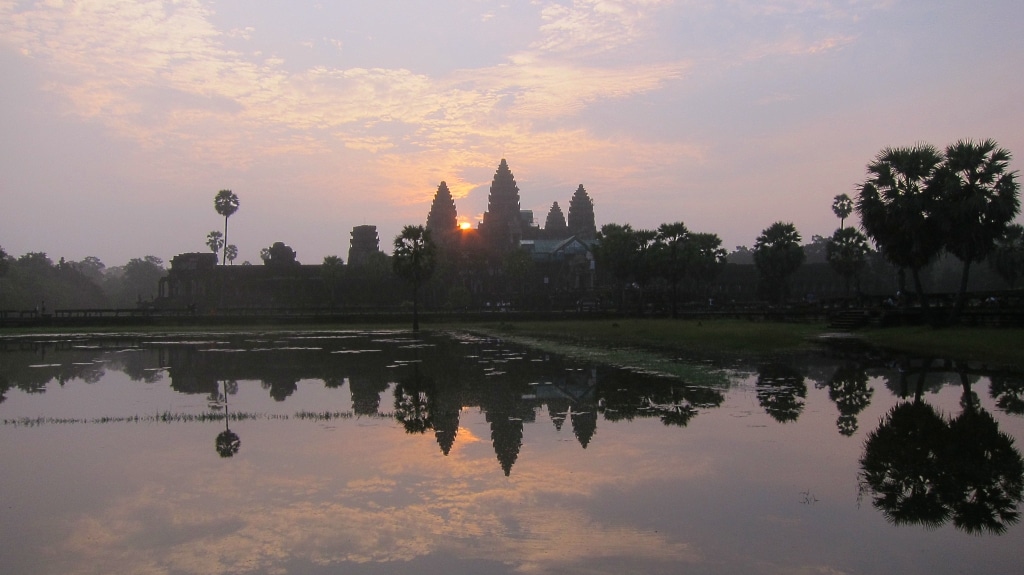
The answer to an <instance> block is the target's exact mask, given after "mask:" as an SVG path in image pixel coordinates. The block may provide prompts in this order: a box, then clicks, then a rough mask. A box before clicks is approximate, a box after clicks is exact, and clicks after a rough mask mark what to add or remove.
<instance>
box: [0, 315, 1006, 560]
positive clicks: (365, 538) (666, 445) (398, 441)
mask: <svg viewBox="0 0 1024 575" xmlns="http://www.w3.org/2000/svg"><path fill="white" fill-rule="evenodd" d="M703 365H705V366H706V367H708V369H712V370H713V377H711V378H703V380H704V381H706V380H710V381H713V382H717V383H713V384H711V385H702V386H696V385H691V384H688V382H686V381H680V380H677V379H669V378H664V377H657V376H653V375H645V374H638V373H633V372H629V371H625V370H621V369H615V368H612V367H608V366H603V365H600V364H598V363H588V362H580V361H575V360H568V359H565V358H562V357H558V356H555V355H552V354H549V353H545V352H544V351H540V350H534V349H526V348H522V347H517V346H515V345H512V344H509V343H506V342H502V341H499V340H494V339H487V338H481V337H475V336H470V335H466V334H454V335H452V334H440V333H435V334H425V335H422V336H417V337H414V336H413V335H411V334H409V333H402V332H343V331H339V332H305V333H297V332H276V333H273V332H272V333H248V334H217V333H210V334H203V335H195V334H192V335H188V336H184V335H160V336H156V335H131V334H125V335H119V336H104V337H98V336H97V337H93V336H76V337H74V338H69V337H67V336H59V337H57V336H54V337H46V336H36V337H26V338H6V339H3V340H0V390H2V396H0V397H2V398H3V401H2V402H0V422H2V426H0V456H2V457H3V467H2V471H0V480H2V485H3V490H2V494H3V495H2V505H3V507H2V519H0V526H2V528H3V534H4V536H3V537H0V572H4V573H112V572H122V573H167V574H174V573H340V572H345V573H417V574H422V573H446V574H453V573H481V572H488V573H893V572H902V573H960V572H968V571H969V572H1002V573H1010V572H1016V571H1017V570H1019V568H1020V567H1021V565H1022V564H1024V551H1021V546H1020V541H1021V536H1022V533H1024V531H1022V528H1021V526H1020V524H1019V523H1018V521H1017V518H1018V514H1019V509H1020V503H1021V484H1022V474H1024V469H1022V468H1021V457H1020V453H1019V449H1020V447H1019V446H1020V443H1021V441H1024V419H1022V415H1021V414H1022V413H1024V401H1022V397H1024V377H1022V374H1020V373H1014V372H1008V371H1005V370H998V369H995V368H991V367H988V366H983V365H975V364H967V363H955V362H950V361H944V360H941V359H935V358H928V359H920V358H908V357H890V356H884V355H882V354H878V353H872V354H865V353H860V352H852V351H823V352H822V353H820V354H814V355H805V356H800V357H785V358H771V359H765V360H760V361H750V362H744V361H737V362H734V363H733V364H730V365H714V364H712V363H703ZM225 414H227V417H225Z"/></svg>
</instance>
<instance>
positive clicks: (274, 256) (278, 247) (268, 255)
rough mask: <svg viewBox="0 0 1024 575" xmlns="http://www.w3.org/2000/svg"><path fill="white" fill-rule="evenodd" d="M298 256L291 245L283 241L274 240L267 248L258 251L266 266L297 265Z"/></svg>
mask: <svg viewBox="0 0 1024 575" xmlns="http://www.w3.org/2000/svg"><path fill="white" fill-rule="evenodd" d="M297 257H298V256H297V255H296V253H295V250H293V249H292V248H291V247H289V246H288V245H286V244H285V243H284V242H274V244H273V245H272V246H270V247H269V248H265V250H261V251H260V258H262V259H263V263H264V264H266V265H268V266H276V267H286V266H297V265H299V261H298V259H296V258H297Z"/></svg>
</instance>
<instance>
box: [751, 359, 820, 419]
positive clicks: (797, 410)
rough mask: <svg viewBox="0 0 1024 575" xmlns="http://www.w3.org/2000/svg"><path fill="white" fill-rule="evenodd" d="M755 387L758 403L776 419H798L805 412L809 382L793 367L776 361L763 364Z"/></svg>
mask: <svg viewBox="0 0 1024 575" xmlns="http://www.w3.org/2000/svg"><path fill="white" fill-rule="evenodd" d="M755 387H756V394H757V401H758V403H760V404H761V407H763V408H764V410H765V413H767V414H768V415H770V416H771V417H772V419H774V420H775V421H778V422H779V423H787V422H790V421H796V420H797V418H799V417H800V414H801V413H803V410H804V403H805V400H806V397H807V384H805V383H804V376H803V375H801V374H800V372H799V371H797V370H796V369H794V368H793V367H791V366H789V365H783V364H776V363H772V364H767V365H764V366H761V368H760V369H759V370H758V373H757V383H755Z"/></svg>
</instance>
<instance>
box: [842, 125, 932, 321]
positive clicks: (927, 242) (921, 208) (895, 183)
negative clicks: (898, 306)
mask: <svg viewBox="0 0 1024 575" xmlns="http://www.w3.org/2000/svg"><path fill="white" fill-rule="evenodd" d="M941 161H942V156H941V155H940V154H939V151H938V150H936V149H935V147H934V146H930V145H928V144H918V145H916V146H914V147H911V148H885V149H884V150H882V151H881V152H879V154H878V156H876V157H875V159H874V160H873V161H872V162H871V163H870V164H868V179H867V181H865V182H864V184H862V185H861V187H860V193H859V194H858V196H857V212H858V213H859V214H860V217H861V224H862V225H863V227H864V231H865V232H866V233H867V236H868V237H869V238H871V239H872V240H873V241H874V242H875V245H877V246H878V249H879V250H880V251H881V252H882V255H883V256H884V257H885V258H886V259H887V260H889V261H890V262H891V263H892V264H893V265H895V266H897V267H900V268H907V269H910V271H911V274H912V276H913V279H914V288H915V290H916V291H917V294H918V297H919V298H920V299H921V305H922V306H923V307H924V308H926V309H927V307H928V299H927V296H926V295H925V292H924V287H923V286H922V284H921V275H920V272H921V268H923V267H924V266H925V265H927V264H928V263H929V262H930V261H932V259H934V258H935V256H937V255H938V253H939V250H940V249H942V224H941V217H940V215H941V209H940V206H939V201H938V197H937V193H936V189H935V186H931V185H929V183H930V182H931V179H932V175H933V173H934V171H935V169H936V168H937V167H938V165H939V163H940V162H941Z"/></svg>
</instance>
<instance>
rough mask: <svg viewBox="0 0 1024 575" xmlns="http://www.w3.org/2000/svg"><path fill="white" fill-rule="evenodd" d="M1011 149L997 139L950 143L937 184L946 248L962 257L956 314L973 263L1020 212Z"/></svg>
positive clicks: (991, 248)
mask: <svg viewBox="0 0 1024 575" xmlns="http://www.w3.org/2000/svg"><path fill="white" fill-rule="evenodd" d="M1009 162H1010V152H1008V151H1006V150H1004V149H1003V148H1000V147H999V145H998V144H996V143H995V141H993V140H985V141H983V142H972V141H970V140H961V141H959V142H957V143H955V144H952V145H950V146H947V147H946V153H945V161H944V162H943V163H942V165H941V166H939V168H938V169H937V170H936V172H935V175H934V185H935V186H936V187H937V188H938V191H937V192H936V193H937V194H938V195H939V196H940V197H941V200H942V205H943V222H944V230H943V232H944V233H943V237H944V238H945V248H946V250H947V251H949V253H951V254H953V255H955V256H956V257H957V258H959V259H960V261H961V262H963V273H962V274H961V278H960V290H959V293H958V295H957V301H956V306H955V308H954V310H953V319H954V320H955V319H956V318H957V317H958V316H959V314H960V313H961V311H962V310H963V307H964V302H965V298H966V293H967V282H968V277H969V275H970V270H971V264H972V263H974V262H980V261H982V260H984V259H985V258H986V257H988V255H989V254H990V253H991V252H992V251H993V249H994V248H995V246H996V240H998V239H999V238H1000V237H1002V236H1003V234H1004V233H1005V231H1006V228H1007V226H1008V225H1010V223H1011V222H1012V221H1013V218H1015V217H1016V216H1017V214H1018V213H1019V212H1020V200H1019V198H1018V195H1019V192H1020V185H1019V184H1018V183H1017V181H1016V175H1017V174H1016V172H1011V171H1009V170H1008V168H1009Z"/></svg>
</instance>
